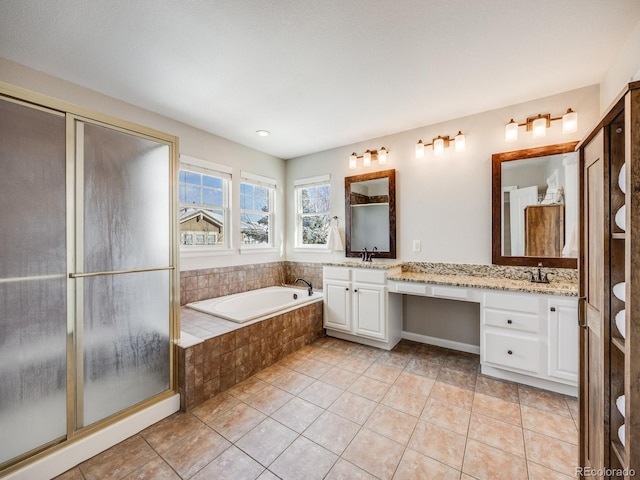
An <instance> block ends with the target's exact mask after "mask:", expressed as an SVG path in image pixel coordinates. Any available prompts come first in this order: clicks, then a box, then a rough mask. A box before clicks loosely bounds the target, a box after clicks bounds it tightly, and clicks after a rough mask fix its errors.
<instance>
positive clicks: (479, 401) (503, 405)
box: [472, 393, 522, 426]
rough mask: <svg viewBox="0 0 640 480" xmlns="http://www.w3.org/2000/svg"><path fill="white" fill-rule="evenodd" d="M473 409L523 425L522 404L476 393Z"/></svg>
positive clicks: (476, 411) (504, 420) (475, 411)
mask: <svg viewBox="0 0 640 480" xmlns="http://www.w3.org/2000/svg"><path fill="white" fill-rule="evenodd" d="M472 411H473V412H474V413H479V414H481V415H486V416H488V417H493V418H496V419H498V420H502V421H503V422H507V423H511V424H513V425H518V426H522V417H521V413H520V405H518V404H517V403H512V402H507V401H506V400H502V399H501V398H497V397H491V396H489V395H485V394H484V393H476V394H475V397H474V399H473V408H472Z"/></svg>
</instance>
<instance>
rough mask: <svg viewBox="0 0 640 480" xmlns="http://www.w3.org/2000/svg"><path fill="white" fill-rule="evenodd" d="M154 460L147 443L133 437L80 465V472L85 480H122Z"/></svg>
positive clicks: (155, 455) (137, 436) (155, 456)
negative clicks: (119, 479) (120, 479)
mask: <svg viewBox="0 0 640 480" xmlns="http://www.w3.org/2000/svg"><path fill="white" fill-rule="evenodd" d="M205 428H206V427H205ZM156 458H158V454H157V453H156V452H154V451H153V449H152V448H151V447H150V446H149V445H148V444H147V442H145V441H144V439H143V438H142V437H141V436H140V435H134V436H133V437H130V438H127V439H126V440H124V441H123V442H120V443H118V444H117V445H115V446H113V447H111V448H109V449H108V450H105V451H104V452H102V453H100V454H98V455H96V456H95V457H93V458H90V459H89V460H87V461H86V462H83V463H81V464H80V471H81V472H82V474H83V475H84V477H85V478H86V479H87V480H102V479H107V480H108V479H116V478H122V477H124V476H126V475H129V474H130V473H131V472H134V471H135V470H137V469H138V468H140V467H141V466H143V465H144V464H146V463H147V462H150V461H151V460H154V459H156Z"/></svg>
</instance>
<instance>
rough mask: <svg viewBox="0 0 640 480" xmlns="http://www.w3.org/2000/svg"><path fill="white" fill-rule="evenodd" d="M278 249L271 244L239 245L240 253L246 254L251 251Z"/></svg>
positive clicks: (267, 251)
mask: <svg viewBox="0 0 640 480" xmlns="http://www.w3.org/2000/svg"><path fill="white" fill-rule="evenodd" d="M278 252H279V249H278V247H271V246H264V247H263V246H258V245H256V246H250V245H241V246H240V253H241V254H242V255H247V254H249V255H250V254H252V253H278Z"/></svg>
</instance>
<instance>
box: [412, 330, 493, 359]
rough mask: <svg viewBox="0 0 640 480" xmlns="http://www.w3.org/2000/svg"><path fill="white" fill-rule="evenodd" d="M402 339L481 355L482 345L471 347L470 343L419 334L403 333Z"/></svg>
mask: <svg viewBox="0 0 640 480" xmlns="http://www.w3.org/2000/svg"><path fill="white" fill-rule="evenodd" d="M402 338H404V339H406V340H413V341H414V342H420V343H427V344H429V345H436V346H438V347H444V348H450V349H451V350H458V351H460V352H467V353H475V354H476V355H480V345H470V344H468V343H461V342H455V341H453V340H446V339H444V338H437V337H429V336H428V335H421V334H419V333H413V332H405V331H404V330H403V331H402Z"/></svg>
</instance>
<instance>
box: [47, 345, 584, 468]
mask: <svg viewBox="0 0 640 480" xmlns="http://www.w3.org/2000/svg"><path fill="white" fill-rule="evenodd" d="M478 371H479V358H478V356H477V355H470V354H465V353H460V352H455V351H451V350H446V349H442V348H438V347H433V346H429V345H422V344H418V343H414V342H408V341H402V342H401V343H400V344H399V345H398V346H397V347H396V348H395V349H394V350H393V351H391V352H385V351H382V350H378V349H375V348H371V347H366V346H363V345H358V344H354V343H350V342H345V341H342V340H337V339H332V338H328V337H324V338H322V339H320V340H318V341H317V342H315V343H314V344H313V345H309V346H306V347H304V348H303V349H301V350H299V351H298V352H295V353H293V354H291V355H289V356H288V357H286V358H284V359H283V360H281V361H280V362H278V363H277V364H275V365H273V366H271V367H269V368H267V369H265V370H262V371H261V372H259V373H257V374H256V375H254V376H253V377H250V378H248V379H247V380H245V381H244V382H242V383H240V384H238V385H236V386H235V387H234V388H232V389H230V390H227V391H226V392H224V393H221V394H220V395H218V396H216V397H214V398H212V399H210V400H208V401H207V402H205V403H204V404H201V405H199V406H198V407H196V408H195V409H193V410H192V411H190V412H189V413H176V414H174V415H172V416H171V417H169V418H167V419H165V420H163V421H161V422H159V423H157V424H155V425H153V426H151V427H149V428H147V429H146V430H144V431H142V432H140V433H139V434H138V435H135V436H133V437H131V438H129V439H127V440H125V441H124V442H122V443H120V444H118V445H116V446H114V447H112V448H111V449H109V450H107V451H105V452H103V453H101V454H99V455H97V456H96V457H94V458H91V459H89V460H87V461H86V462H84V463H82V464H80V465H79V466H78V467H76V468H74V469H72V470H70V471H68V472H66V473H65V474H63V475H61V476H60V477H58V479H65V480H69V479H87V480H89V479H100V480H104V479H112V478H113V479H116V478H118V479H120V478H126V479H154V480H158V479H180V478H183V479H187V478H193V479H196V480H202V479H215V480H223V479H233V480H242V479H257V478H258V479H276V478H281V479H285V480H288V479H292V480H312V479H323V478H324V479H345V480H352V479H376V478H378V479H391V478H393V479H420V480H425V479H438V480H447V479H459V480H472V479H480V480H484V479H509V480H527V479H530V480H553V479H569V478H575V475H574V471H575V466H576V464H577V456H578V446H577V443H578V430H577V426H576V425H577V422H578V403H577V400H576V399H575V398H572V397H566V396H563V395H559V394H555V393H551V392H547V391H544V390H538V389H535V388H531V387H527V386H524V385H519V384H515V383H509V382H503V381H499V380H496V379H493V378H490V377H486V376H483V375H480V374H478Z"/></svg>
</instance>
